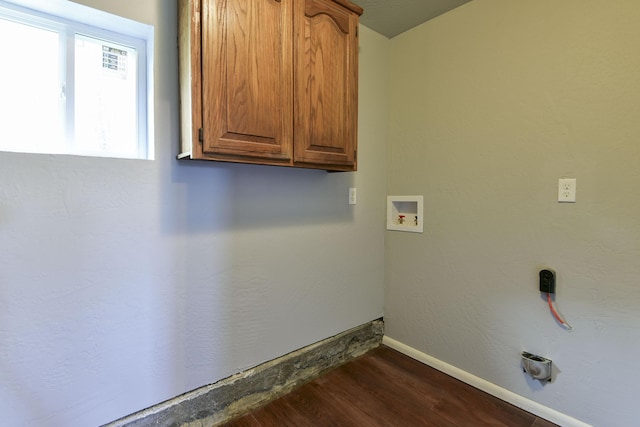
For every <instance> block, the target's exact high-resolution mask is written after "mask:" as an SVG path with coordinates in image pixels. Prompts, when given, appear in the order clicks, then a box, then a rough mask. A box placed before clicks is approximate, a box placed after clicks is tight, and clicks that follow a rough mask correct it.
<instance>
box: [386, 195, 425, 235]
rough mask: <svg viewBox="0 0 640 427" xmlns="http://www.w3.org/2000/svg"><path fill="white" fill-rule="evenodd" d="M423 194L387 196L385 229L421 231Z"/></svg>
mask: <svg viewBox="0 0 640 427" xmlns="http://www.w3.org/2000/svg"><path fill="white" fill-rule="evenodd" d="M423 200H424V197H423V196H387V230H394V231H409V232H413V233H422V229H423V226H422V224H423V212H424V204H423Z"/></svg>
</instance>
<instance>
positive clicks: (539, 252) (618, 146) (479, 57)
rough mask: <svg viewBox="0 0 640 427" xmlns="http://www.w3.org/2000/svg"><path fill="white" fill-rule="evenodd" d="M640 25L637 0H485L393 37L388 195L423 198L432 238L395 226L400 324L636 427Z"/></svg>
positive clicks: (394, 288) (534, 389) (392, 325)
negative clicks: (534, 360) (564, 186)
mask: <svg viewBox="0 0 640 427" xmlns="http://www.w3.org/2000/svg"><path fill="white" fill-rule="evenodd" d="M639 20H640V3H638V2H635V1H623V0H616V1H610V2H606V3H605V2H601V1H595V0H588V1H583V0H567V1H562V2H557V1H551V0H538V1H511V0H476V1H472V2H470V3H467V4H465V5H464V6H462V7H461V8H459V9H455V10H454V11H452V12H450V13H448V14H445V15H443V16H441V17H439V18H436V19H435V20H433V21H430V22H428V23H426V24H424V25H422V26H420V27H417V28H415V29H413V30H411V31H409V32H407V33H404V34H401V35H400V36H398V37H396V38H394V39H392V40H391V64H392V66H391V103H390V105H391V108H390V117H391V119H390V126H389V132H390V140H389V147H390V157H389V164H388V168H389V176H390V184H389V185H390V190H389V194H423V195H424V197H425V200H424V204H425V205H424V206H425V232H424V234H421V235H419V234H411V233H400V232H388V233H387V243H386V247H387V269H386V275H387V288H386V295H385V324H386V331H387V332H386V333H387V335H388V336H390V337H392V338H394V339H396V340H398V341H401V342H403V343H405V344H407V345H410V346H411V347H413V348H416V349H418V350H420V351H422V352H424V353H427V354H429V355H432V356H434V357H436V358H438V359H440V360H442V361H445V362H447V363H449V364H451V365H454V366H456V367H458V368H461V369H463V370H465V371H467V372H470V373H472V374H474V375H476V376H478V377H481V378H483V379H486V380H488V381H490V382H492V383H494V384H497V385H499V386H501V387H504V388H506V389H508V390H511V391H513V392H515V393H517V394H519V395H522V396H525V397H527V398H530V399H532V400H535V401H537V402H540V403H542V404H543V405H546V406H548V407H550V408H553V409H556V410H558V411H560V412H563V413H565V414H567V415H570V416H572V417H575V418H577V419H579V420H582V421H584V422H587V423H590V424H593V425H597V426H605V425H606V426H620V427H622V426H630V425H637V423H638V415H637V408H636V406H637V403H636V401H637V398H636V396H635V395H634V393H632V392H631V390H634V389H636V387H637V385H638V383H640V370H639V369H638V368H637V354H638V352H639V351H640V341H639V340H638V339H637V337H638V331H639V330H640V312H639V310H638V309H639V307H640V287H639V286H638V278H639V277H640V263H639V262H638V259H639V255H640V221H639V220H638V218H640V198H639V197H638V196H637V194H638V191H637V189H638V187H640V168H639V167H638V165H639V164H640V144H639V143H638V141H639V139H640V120H638V117H640V101H639V100H640V78H639V77H638V75H639V74H638V70H640V44H639V43H638V40H640V26H638V21H639ZM561 177H572V178H576V179H577V183H578V185H577V188H578V191H577V203H576V204H558V203H557V201H556V198H557V184H558V178H561ZM543 267H550V268H553V269H555V270H556V272H557V305H558V308H559V310H560V312H561V313H562V314H564V316H565V317H566V319H567V320H568V321H569V322H570V323H572V324H573V327H574V330H573V332H567V331H565V330H564V329H563V328H562V327H560V326H559V325H558V324H557V323H556V322H555V321H554V320H553V318H552V317H551V315H550V313H549V309H548V306H547V305H546V303H545V301H544V300H543V299H542V298H541V297H540V293H539V292H538V283H537V282H538V271H539V269H541V268H543ZM522 350H528V351H530V352H532V353H536V354H540V355H543V356H546V357H549V358H551V359H552V360H553V362H554V364H555V365H556V367H557V371H556V372H555V379H554V381H553V382H552V383H550V384H548V385H546V386H544V387H542V386H541V385H540V384H539V383H538V382H537V381H531V380H528V379H527V378H526V377H525V376H524V375H523V373H522V372H521V370H520V368H519V354H520V352H521V351H522Z"/></svg>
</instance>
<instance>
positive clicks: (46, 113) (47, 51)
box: [0, 19, 65, 153]
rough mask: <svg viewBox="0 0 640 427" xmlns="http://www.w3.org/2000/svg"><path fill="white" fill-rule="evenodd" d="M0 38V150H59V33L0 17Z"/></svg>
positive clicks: (61, 102) (61, 119)
mask: <svg viewBox="0 0 640 427" xmlns="http://www.w3.org/2000/svg"><path fill="white" fill-rule="evenodd" d="M0 40H4V41H5V42H2V57H3V60H2V65H0V94H2V96H1V101H0V121H1V125H0V148H1V149H2V150H9V151H23V152H40V151H44V152H56V153H57V152H63V151H64V150H65V149H64V138H63V125H64V115H63V114H62V113H63V108H64V96H63V93H62V81H61V76H60V67H59V58H60V37H59V34H58V33H57V32H55V31H51V30H47V29H43V28H37V27H34V26H31V25H25V24H21V23H17V22H13V21H9V20H6V19H0Z"/></svg>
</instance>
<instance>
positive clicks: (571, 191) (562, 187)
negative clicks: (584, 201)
mask: <svg viewBox="0 0 640 427" xmlns="http://www.w3.org/2000/svg"><path fill="white" fill-rule="evenodd" d="M558 202H560V203H575V202H576V179H575V178H560V180H559V181H558Z"/></svg>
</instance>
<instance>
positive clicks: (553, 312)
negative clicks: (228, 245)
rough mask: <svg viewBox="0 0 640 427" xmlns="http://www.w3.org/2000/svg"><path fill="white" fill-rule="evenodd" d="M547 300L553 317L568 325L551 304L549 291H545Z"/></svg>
mask: <svg viewBox="0 0 640 427" xmlns="http://www.w3.org/2000/svg"><path fill="white" fill-rule="evenodd" d="M547 301H549V308H550V309H551V314H553V317H555V318H556V320H557V321H558V322H560V323H561V324H563V325H564V326H566V327H569V325H568V324H567V322H565V321H564V320H563V319H562V317H560V315H559V314H558V312H557V311H556V309H555V307H554V306H553V302H552V301H551V294H550V293H549V292H547Z"/></svg>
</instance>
